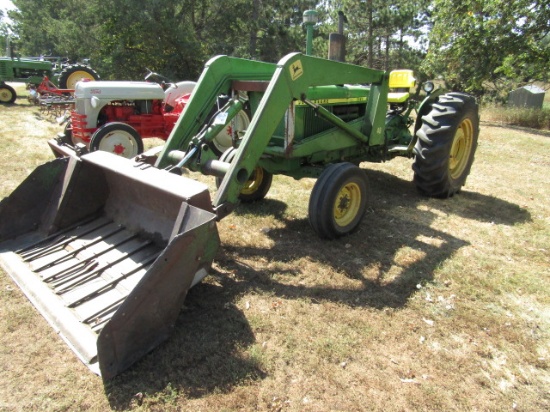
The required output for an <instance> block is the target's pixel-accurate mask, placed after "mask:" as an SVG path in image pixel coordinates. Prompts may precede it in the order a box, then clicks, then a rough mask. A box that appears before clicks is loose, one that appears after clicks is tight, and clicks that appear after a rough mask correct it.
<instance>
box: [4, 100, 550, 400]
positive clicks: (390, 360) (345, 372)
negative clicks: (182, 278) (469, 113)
mask: <svg viewBox="0 0 550 412" xmlns="http://www.w3.org/2000/svg"><path fill="white" fill-rule="evenodd" d="M0 124H1V125H2V127H1V128H0V164H1V168H2V175H3V181H2V185H1V190H0V196H1V197H2V198H3V197H5V196H7V195H8V194H9V193H11V191H12V190H13V189H14V188H15V187H16V186H17V185H18V183H19V182H20V181H21V180H22V179H23V178H24V177H25V176H26V175H27V174H28V173H29V172H30V171H31V170H33V169H34V167H35V166H37V165H39V164H41V163H44V162H45V161H47V160H48V159H52V158H53V155H52V154H51V153H50V152H49V148H48V147H47V144H46V141H47V140H48V139H49V138H51V137H52V136H53V135H55V134H56V133H57V132H59V131H61V129H62V128H61V126H58V125H57V124H56V123H55V122H54V120H53V117H52V116H51V115H49V114H47V113H43V112H40V111H39V109H38V108H36V107H33V106H29V105H28V104H27V102H26V101H25V100H24V99H19V100H18V101H17V104H16V105H13V106H9V107H0ZM362 167H363V168H364V169H365V170H367V173H368V176H369V180H370V190H371V200H370V205H369V209H368V213H367V216H366V218H365V220H364V221H363V223H362V224H361V226H360V228H359V230H358V231H357V232H356V233H354V234H353V235H351V236H348V237H345V238H343V239H340V240H338V241H331V242H329V241H322V240H319V239H317V238H316V236H315V235H314V234H313V233H312V231H311V229H310V228H309V225H308V221H307V202H308V198H309V193H310V191H311V189H312V187H313V183H314V182H313V180H310V179H304V180H301V181H294V180H292V179H289V178H285V177H279V176H277V177H275V179H274V183H273V186H272V189H271V191H270V192H269V194H268V197H267V199H266V200H265V201H263V202H261V203H258V204H253V205H250V206H244V205H242V206H240V207H239V208H238V209H237V211H236V212H235V213H233V214H232V215H230V216H228V217H227V218H226V219H224V220H222V221H221V222H220V223H219V226H218V227H219V231H220V236H221V239H222V245H223V247H222V250H221V252H220V253H219V254H218V256H217V258H216V260H215V264H214V268H213V271H212V273H211V276H209V277H207V278H206V279H205V281H204V282H203V283H202V284H200V285H198V286H196V287H195V288H193V289H192V290H191V291H190V292H189V295H188V297H187V300H186V302H185V306H184V308H183V310H182V313H181V316H180V317H179V319H178V322H177V325H176V329H175V332H174V334H173V335H172V337H171V339H170V340H169V341H167V342H166V343H165V344H163V345H161V346H160V347H159V348H157V349H156V350H154V351H153V352H152V353H151V354H149V355H148V356H146V357H145V358H144V359H143V360H142V361H140V362H139V363H138V364H136V365H135V366H134V367H132V368H131V369H130V370H128V371H127V372H125V373H123V374H122V375H121V376H119V377H117V378H116V379H114V380H113V381H110V382H106V383H105V382H103V381H102V380H101V378H99V377H97V376H95V375H93V374H91V373H90V372H89V371H88V369H87V368H86V367H85V366H84V365H83V364H81V363H80V362H79V361H78V360H77V358H76V357H75V356H74V355H73V353H72V352H71V351H70V350H69V349H68V348H67V347H66V346H65V345H64V343H63V342H62V340H61V339H59V337H58V336H57V335H56V333H55V332H54V331H53V330H52V329H51V328H50V327H49V326H48V325H47V323H46V322H45V321H44V319H43V318H42V317H41V316H40V315H39V314H38V313H37V312H36V310H35V309H34V308H33V306H32V305H31V304H30V303H29V302H28V301H27V299H26V298H25V297H24V295H23V294H22V293H21V291H20V290H19V289H18V288H17V286H15V284H14V283H13V282H12V280H11V279H10V278H9V276H7V275H6V274H5V273H3V272H1V271H0V295H1V300H0V365H1V366H0V367H1V370H2V373H1V375H0V411H12V410H13V411H19V410H25V411H27V410H55V411H64V410H69V411H81V410H92V411H104V410H143V411H145V410H153V411H165V410H168V411H171V410H174V411H256V410H258V411H365V410H369V411H370V410H379V411H413V410H429V411H441V410H456V411H464V410H478V411H507V410H509V411H544V410H549V409H550V392H549V388H550V369H549V365H550V353H549V351H550V286H549V285H550V283H549V278H550V253H549V245H550V202H549V201H548V199H550V185H549V183H548V173H549V170H550V137H546V136H541V135H537V134H531V133H528V132H524V131H518V130H509V129H506V128H502V127H492V126H483V127H482V130H481V134H480V140H479V147H478V151H477V155H476V161H475V163H474V166H473V168H472V173H471V175H470V177H469V179H468V182H467V186H466V187H465V188H464V190H463V192H462V193H461V194H459V195H457V196H455V197H453V198H451V199H448V200H444V201H442V200H435V199H428V198H424V197H421V196H419V195H418V194H417V192H416V190H415V188H414V186H413V184H412V181H411V179H412V171H411V162H410V160H407V159H396V160H394V161H392V162H388V163H385V164H379V165H378V164H376V165H373V164H367V163H364V164H362ZM21 213H25V211H21Z"/></svg>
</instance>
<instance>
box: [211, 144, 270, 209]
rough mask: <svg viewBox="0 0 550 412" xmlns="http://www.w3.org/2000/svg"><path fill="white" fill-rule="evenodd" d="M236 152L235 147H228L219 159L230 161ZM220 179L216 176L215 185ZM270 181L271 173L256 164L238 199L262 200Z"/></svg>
mask: <svg viewBox="0 0 550 412" xmlns="http://www.w3.org/2000/svg"><path fill="white" fill-rule="evenodd" d="M236 153H237V149H235V148H230V149H228V150H226V151H225V152H224V153H223V154H222V155H221V156H220V161H222V162H226V163H231V162H232V161H233V159H234V158H235V154H236ZM222 180H223V178H222V177H217V178H216V186H217V187H220V185H221V183H222ZM272 182H273V174H271V173H269V172H268V171H267V170H265V169H264V168H262V167H260V166H256V167H255V168H254V170H253V171H252V174H251V175H250V177H249V178H248V180H247V181H246V183H245V184H244V186H243V188H242V189H241V192H240V193H239V200H240V201H241V202H243V203H252V202H256V201H258V200H262V199H263V198H265V197H266V195H267V192H269V189H270V188H271V183H272Z"/></svg>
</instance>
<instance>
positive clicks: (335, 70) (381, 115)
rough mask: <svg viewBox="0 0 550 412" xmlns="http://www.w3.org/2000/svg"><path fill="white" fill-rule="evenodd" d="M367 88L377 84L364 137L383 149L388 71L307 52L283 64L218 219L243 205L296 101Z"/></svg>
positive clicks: (220, 200) (221, 197)
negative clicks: (325, 90)
mask: <svg viewBox="0 0 550 412" xmlns="http://www.w3.org/2000/svg"><path fill="white" fill-rule="evenodd" d="M199 83H200V82H199ZM366 83H368V84H371V91H370V94H369V100H368V103H367V112H366V114H365V117H364V123H363V125H362V127H361V133H363V134H364V135H365V136H366V137H367V138H368V141H369V144H371V145H373V144H382V143H383V141H384V121H385V116H386V98H387V90H388V76H387V75H386V73H385V72H383V71H379V70H373V69H368V68H364V67H360V66H355V65H350V64H346V63H341V62H336V61H331V60H325V59H320V58H316V57H312V56H306V55H303V54H301V53H293V54H289V55H287V56H286V57H284V58H283V59H282V60H280V61H279V63H278V64H277V68H276V70H275V72H274V74H273V77H272V78H271V81H270V83H269V85H268V87H267V90H266V92H265V94H264V96H263V98H262V100H261V101H260V104H259V106H258V109H257V111H256V113H255V114H254V117H253V118H252V121H251V123H250V125H249V127H248V130H247V131H246V133H245V135H244V137H243V139H242V141H241V143H240V144H239V148H238V150H237V152H236V154H235V158H234V159H233V161H232V162H231V166H230V167H229V170H228V171H227V173H226V174H225V177H224V179H223V181H222V183H221V185H220V188H219V190H218V192H217V193H216V196H215V198H214V200H213V206H214V210H215V211H216V214H217V215H218V218H221V217H223V216H225V215H227V214H228V213H230V212H231V211H232V209H233V208H234V206H235V205H236V204H237V203H238V196H239V192H240V190H241V188H242V187H243V185H244V184H245V182H246V181H247V179H248V177H249V176H250V175H251V173H252V172H253V170H254V168H255V166H256V164H257V163H258V161H259V160H260V157H261V156H262V153H263V151H264V149H265V147H266V146H267V145H268V143H269V140H270V138H271V136H272V135H273V134H274V132H275V129H276V127H277V125H278V124H279V122H280V121H281V119H282V118H283V116H284V115H285V112H286V111H287V110H288V108H289V106H290V105H291V103H292V102H293V101H294V100H305V99H307V94H308V89H309V88H310V87H314V86H327V85H333V84H366ZM183 121H184V120H183V119H182V122H183Z"/></svg>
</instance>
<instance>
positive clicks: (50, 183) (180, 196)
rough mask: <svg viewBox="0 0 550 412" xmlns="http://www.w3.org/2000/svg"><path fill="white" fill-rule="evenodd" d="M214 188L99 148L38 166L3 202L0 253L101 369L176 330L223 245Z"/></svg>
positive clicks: (81, 353)
mask: <svg viewBox="0 0 550 412" xmlns="http://www.w3.org/2000/svg"><path fill="white" fill-rule="evenodd" d="M211 208H212V206H211V201H210V195H209V192H208V190H207V187H206V186H205V185H203V184H201V183H198V182H196V181H194V180H191V179H188V178H185V177H181V176H177V175H175V174H171V173H168V172H166V171H163V170H159V169H156V168H154V167H151V166H149V165H146V164H142V163H136V162H135V161H133V160H129V159H123V158H120V157H118V156H114V155H112V154H109V153H106V152H102V151H97V152H93V153H90V154H87V155H84V156H82V157H81V158H78V157H76V156H72V157H64V158H58V159H55V160H53V161H51V162H49V163H47V164H44V165H42V166H39V167H38V168H37V169H36V170H34V171H33V172H32V173H31V175H30V176H29V177H28V178H27V179H26V180H25V181H24V182H23V183H22V184H21V185H20V186H19V187H18V188H17V189H16V190H15V191H14V192H13V193H12V194H11V195H10V196H8V197H7V198H5V199H3V200H2V202H0V242H1V243H0V264H1V266H2V267H3V268H4V270H5V271H6V272H7V273H8V274H9V275H10V276H11V277H12V278H13V280H14V281H15V282H16V283H17V284H18V286H19V287H20V288H21V289H22V290H23V291H24V293H25V294H26V296H27V297H28V298H29V300H30V301H31V302H32V303H33V304H34V306H36V308H37V309H38V310H39V311H40V313H41V314H42V315H43V316H44V317H45V318H46V319H47V320H48V322H49V323H50V324H51V325H52V326H53V328H54V329H55V330H56V331H57V332H58V333H59V334H60V335H61V337H62V338H63V339H64V340H65V341H66V342H67V344H68V345H69V346H70V347H71V349H72V350H73V351H74V352H75V353H76V354H77V355H78V357H79V358H80V359H81V360H82V361H83V362H84V363H86V364H87V365H88V366H89V367H90V369H92V370H93V371H94V372H96V373H98V374H101V375H102V376H103V378H104V379H110V378H112V377H114V376H115V375H117V374H119V373H120V372H122V371H123V370H125V369H126V368H128V367H129V366H130V365H132V364H133V363H134V362H136V361H137V360H139V359H140V358H141V357H143V356H144V355H145V354H146V353H148V352H149V351H151V350H152V349H153V348H155V347H156V346H157V345H158V344H159V343H161V342H162V341H164V340H165V339H167V338H168V336H169V335H170V332H171V329H172V328H173V327H174V324H175V321H176V319H177V316H178V314H179V312H180V309H181V307H182V304H183V301H184V299H185V296H186V294H187V291H188V290H189V288H190V287H191V286H192V285H193V284H194V283H196V282H198V281H199V280H200V279H202V278H203V277H204V276H205V275H206V273H207V270H208V269H209V267H210V265H211V263H212V260H213V258H214V255H215V253H216V251H217V248H218V247H219V236H218V232H217V227H216V223H215V218H216V216H215V215H214V214H213V213H212V209H211Z"/></svg>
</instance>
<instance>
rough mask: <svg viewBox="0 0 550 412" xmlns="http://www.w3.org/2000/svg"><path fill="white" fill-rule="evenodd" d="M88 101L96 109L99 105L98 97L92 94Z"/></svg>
mask: <svg viewBox="0 0 550 412" xmlns="http://www.w3.org/2000/svg"><path fill="white" fill-rule="evenodd" d="M90 103H91V104H92V107H93V108H94V109H97V108H98V106H99V98H98V97H97V96H92V98H91V102H90Z"/></svg>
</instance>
